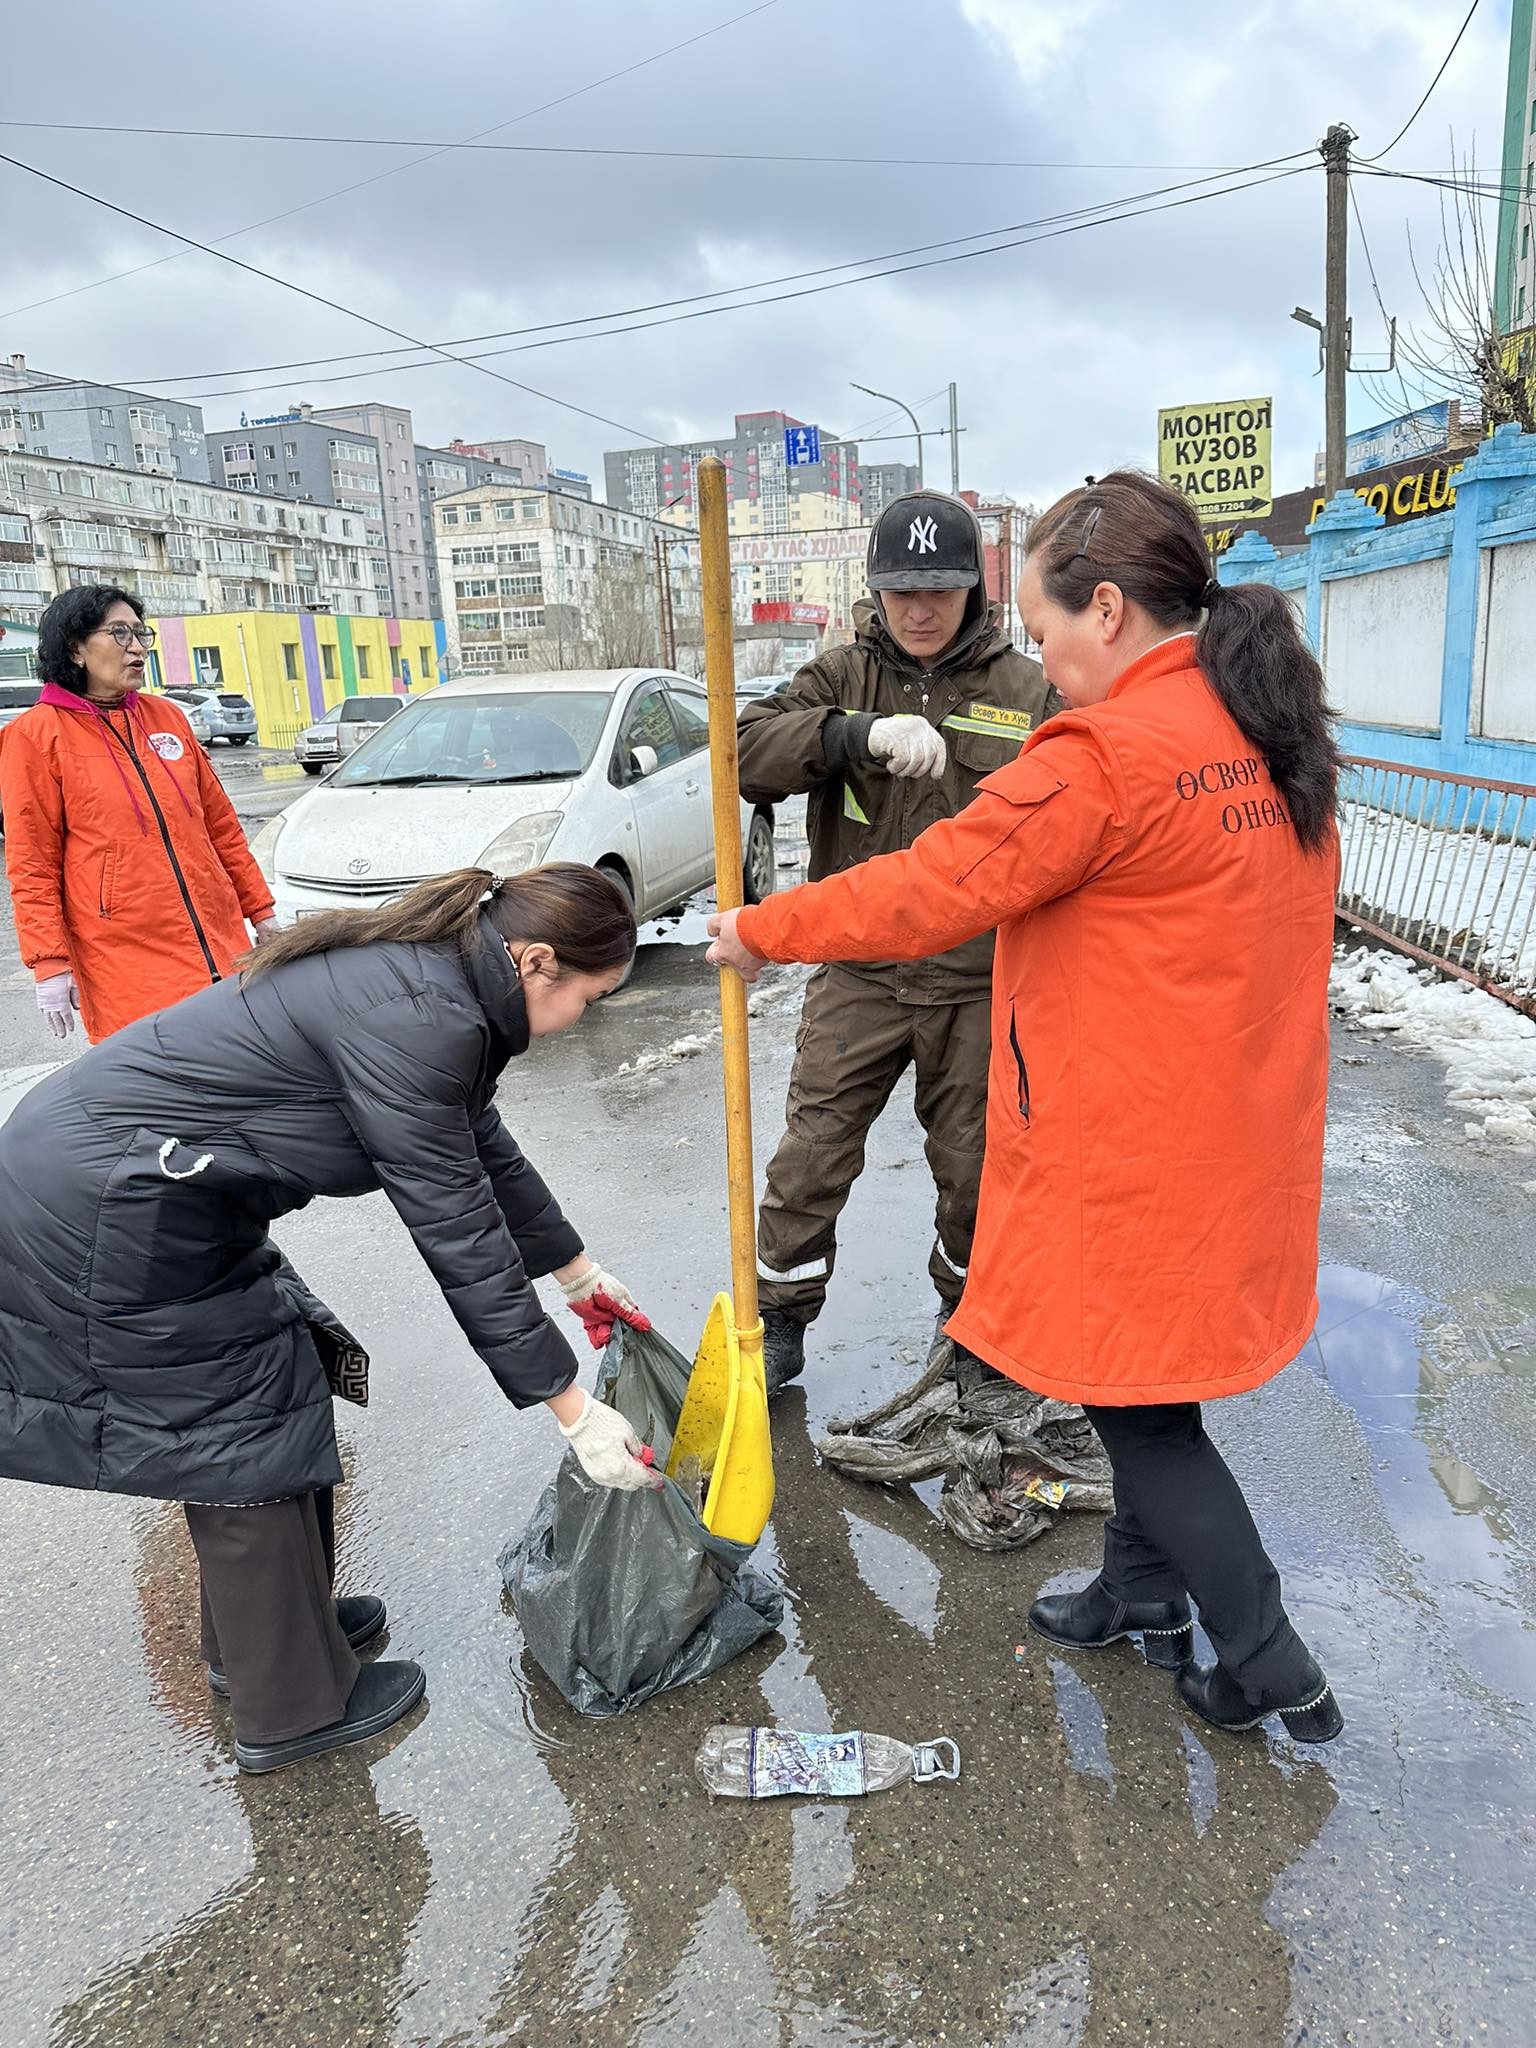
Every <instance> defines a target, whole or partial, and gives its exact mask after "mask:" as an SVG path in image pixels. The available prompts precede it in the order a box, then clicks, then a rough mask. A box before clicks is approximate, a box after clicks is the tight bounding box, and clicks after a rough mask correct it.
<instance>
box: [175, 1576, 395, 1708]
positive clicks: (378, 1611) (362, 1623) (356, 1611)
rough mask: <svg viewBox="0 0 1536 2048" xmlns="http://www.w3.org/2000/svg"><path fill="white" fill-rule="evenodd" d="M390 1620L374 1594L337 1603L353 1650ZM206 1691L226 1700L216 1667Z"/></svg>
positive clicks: (210, 1672)
mask: <svg viewBox="0 0 1536 2048" xmlns="http://www.w3.org/2000/svg"><path fill="white" fill-rule="evenodd" d="M388 1619H389V1616H388V1614H387V1613H386V1612H385V1608H384V1602H383V1601H382V1600H381V1599H380V1598H379V1596H378V1594H377V1593H354V1594H352V1595H351V1596H350V1597H349V1598H347V1599H345V1600H338V1601H337V1602H336V1625H337V1627H338V1628H339V1629H340V1630H341V1632H342V1634H343V1635H344V1636H345V1637H346V1639H347V1641H348V1642H349V1643H350V1644H351V1645H352V1647H353V1649H354V1650H363V1649H366V1648H367V1647H368V1645H369V1644H370V1643H371V1642H372V1641H373V1640H374V1638H375V1637H376V1636H380V1635H382V1634H383V1633H384V1624H385V1622H387V1621H388ZM208 1690H209V1691H210V1692H212V1693H217V1694H218V1696H219V1698H220V1699H221V1700H227V1699H228V1698H229V1680H228V1679H227V1678H226V1677H225V1676H224V1674H223V1672H222V1671H221V1670H220V1669H219V1667H218V1665H217V1664H210V1665H209V1666H208Z"/></svg>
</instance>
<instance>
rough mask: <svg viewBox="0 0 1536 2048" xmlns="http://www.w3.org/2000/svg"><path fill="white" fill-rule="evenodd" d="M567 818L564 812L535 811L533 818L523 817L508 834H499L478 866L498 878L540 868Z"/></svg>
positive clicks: (512, 826)
mask: <svg viewBox="0 0 1536 2048" xmlns="http://www.w3.org/2000/svg"><path fill="white" fill-rule="evenodd" d="M564 816H565V813H564V811H535V812H534V813H533V814H532V816H531V817H527V818H519V819H518V821H517V823H516V824H515V825H509V826H508V827H507V829H506V831H505V832H498V833H497V835H496V837H495V838H494V839H493V840H492V841H491V843H490V845H489V846H488V847H487V848H486V849H485V851H484V853H482V854H481V856H480V859H479V862H478V865H479V866H480V867H482V868H489V869H490V870H491V872H492V874H496V875H520V874H522V873H524V872H525V870H527V869H528V868H536V867H537V866H538V865H539V862H540V861H541V860H542V859H543V858H544V856H545V854H546V853H548V851H549V843H550V841H551V840H552V839H553V838H554V836H555V833H556V832H557V831H558V830H559V827H560V821H561V819H562V818H563V817H564Z"/></svg>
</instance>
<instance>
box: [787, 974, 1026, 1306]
mask: <svg viewBox="0 0 1536 2048" xmlns="http://www.w3.org/2000/svg"><path fill="white" fill-rule="evenodd" d="M991 1046H992V1031H991V1005H990V1003H989V1002H987V1001H986V1000H982V1001H980V1002H970V1003H954V1004H939V1005H924V1004H919V1003H903V1002H899V1001H898V1000H897V999H896V997H895V996H894V995H892V994H891V993H890V992H889V991H888V990H887V989H885V988H882V987H881V986H880V984H879V983H878V982H874V981H870V980H867V979H866V978H865V977H863V976H861V975H858V974H855V973H853V972H852V971H851V970H850V969H848V968H846V967H824V968H822V969H821V970H820V971H819V972H818V973H817V974H815V975H813V976H812V978H811V982H810V986H809V987H808V988H807V990H806V994H805V1008H804V1010H803V1011H802V1013H801V1017H800V1033H799V1036H798V1038H797V1039H796V1041H795V1064H794V1067H793V1069H792V1071H791V1073H790V1077H789V1098H788V1101H787V1103H786V1105H785V1124H786V1128H785V1132H784V1136H783V1137H782V1139H781V1140H780V1141H779V1146H778V1150H777V1151H776V1152H775V1153H774V1155H773V1158H772V1159H771V1160H770V1162H769V1165H768V1174H767V1185H766V1187H765V1189H764V1193H763V1200H762V1205H761V1207H760V1208H759V1210H758V1214H757V1271H758V1280H759V1295H760V1298H761V1300H762V1302H763V1304H764V1305H765V1306H766V1307H769V1308H780V1309H784V1310H785V1311H786V1312H787V1313H788V1314H790V1315H792V1316H794V1317H795V1319H796V1320H797V1321H798V1322H803V1323H808V1322H810V1321H812V1320H813V1319H814V1317H815V1316H817V1315H818V1314H819V1313H820V1311H821V1306H822V1303H823V1302H824V1301H825V1300H826V1294H827V1282H828V1281H829V1280H830V1278H831V1277H832V1268H833V1266H834V1265H835V1263H836V1259H837V1219H838V1217H839V1216H840V1215H841V1214H842V1211H843V1206H844V1204H845V1203H846V1202H847V1200H848V1196H849V1194H850V1192H851V1191H852V1188H853V1184H854V1182H855V1181H856V1180H857V1179H858V1177H859V1175H860V1173H862V1171H863V1170H864V1147H865V1143H866V1140H867V1139H868V1137H869V1132H870V1128H871V1126H872V1125H873V1123H874V1121H875V1119H876V1117H878V1116H879V1114H880V1112H881V1110H883V1109H884V1108H885V1105H886V1104H887V1102H889V1101H890V1099H891V1093H892V1090H893V1089H894V1088H895V1086H896V1083H897V1082H898V1081H899V1080H900V1079H901V1076H902V1075H903V1074H904V1073H905V1071H906V1069H907V1068H908V1067H909V1066H911V1067H914V1068H915V1069H916V1076H917V1098H916V1108H917V1116H918V1121H919V1122H920V1123H921V1125H922V1127H923V1130H924V1133H925V1134H926V1143H925V1145H924V1150H925V1152H926V1153H927V1157H928V1165H929V1168H930V1170H931V1172H932V1174H933V1179H934V1185H935V1187H936V1188H937V1190H938V1207H937V1210H936V1213H935V1217H934V1226H935V1237H934V1245H933V1249H932V1253H931V1255H930V1257H929V1260H928V1272H929V1275H930V1277H931V1278H932V1280H933V1284H934V1286H935V1288H936V1289H937V1290H938V1295H939V1300H940V1303H941V1304H942V1305H943V1307H944V1308H945V1309H946V1310H953V1308H954V1307H955V1305H956V1304H957V1303H958V1301H959V1299H960V1294H961V1291H962V1289H963V1288H964V1286H965V1270H966V1267H967V1266H968V1265H969V1264H970V1258H971V1236H972V1233H973V1232H974V1230H975V1228H976V1196H977V1192H978V1190H979V1188H980V1185H981V1156H982V1150H983V1147H984V1145H985V1143H986V1127H987V1062H988V1060H989V1058H990V1056H991Z"/></svg>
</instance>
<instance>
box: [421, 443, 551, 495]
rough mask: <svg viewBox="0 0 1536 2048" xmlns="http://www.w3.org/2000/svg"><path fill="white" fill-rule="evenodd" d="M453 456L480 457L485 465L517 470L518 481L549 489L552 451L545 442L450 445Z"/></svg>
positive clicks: (449, 451) (448, 449)
mask: <svg viewBox="0 0 1536 2048" xmlns="http://www.w3.org/2000/svg"><path fill="white" fill-rule="evenodd" d="M447 453H448V454H450V455H477V456H478V457H479V458H480V460H481V461H482V462H494V463H495V464H496V465H497V467H498V468H499V469H515V470H516V471H517V480H518V482H519V483H524V484H537V485H538V487H539V489H540V490H547V489H548V488H549V486H550V468H549V450H548V449H547V448H546V447H545V446H544V443H543V442H542V441H458V440H454V441H450V442H449V444H448V448H447Z"/></svg>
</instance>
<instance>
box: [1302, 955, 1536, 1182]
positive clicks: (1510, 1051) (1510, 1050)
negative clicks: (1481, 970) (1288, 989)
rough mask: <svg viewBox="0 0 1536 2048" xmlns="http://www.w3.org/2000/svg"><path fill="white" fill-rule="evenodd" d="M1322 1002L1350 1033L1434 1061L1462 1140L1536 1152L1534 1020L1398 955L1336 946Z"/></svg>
mask: <svg viewBox="0 0 1536 2048" xmlns="http://www.w3.org/2000/svg"><path fill="white" fill-rule="evenodd" d="M1328 994H1329V1000H1330V1002H1331V1004H1332V1007H1333V1008H1334V1010H1335V1011H1336V1012H1337V1013H1338V1014H1339V1015H1340V1016H1342V1017H1343V1018H1344V1020H1345V1022H1346V1023H1347V1025H1348V1026H1349V1028H1350V1029H1351V1030H1354V1031H1359V1032H1360V1033H1361V1034H1362V1035H1364V1036H1367V1037H1371V1036H1381V1035H1386V1036H1389V1037H1391V1038H1393V1039H1395V1040H1396V1042H1397V1043H1398V1044H1399V1045H1406V1046H1411V1047H1412V1048H1413V1050H1414V1051H1416V1052H1424V1053H1428V1054H1430V1055H1431V1057H1433V1058H1435V1059H1437V1060H1439V1061H1440V1063H1441V1065H1442V1066H1443V1067H1444V1069H1445V1087H1446V1098H1447V1100H1448V1102H1449V1103H1450V1105H1451V1107H1452V1109H1453V1110H1455V1111H1457V1112H1459V1113H1460V1115H1461V1118H1462V1127H1463V1129H1464V1130H1465V1132H1466V1135H1467V1136H1468V1137H1469V1138H1481V1139H1486V1140H1488V1141H1489V1142H1491V1143H1494V1144H1500V1145H1509V1146H1514V1147H1517V1148H1519V1149H1520V1150H1523V1151H1536V1020H1533V1019H1531V1018H1530V1017H1525V1016H1522V1015H1521V1014H1520V1012H1519V1011H1518V1010H1512V1009H1511V1008H1510V1007H1509V1005H1508V1004H1507V1003H1501V1002H1500V1001H1499V1000H1498V998H1497V997H1495V996H1490V995H1487V994H1485V993H1484V991H1483V990H1482V989H1479V988H1474V987H1473V986H1472V985H1471V983H1469V982H1464V981H1454V980H1447V979H1446V978H1444V977H1443V976H1441V975H1439V974H1437V973H1436V972H1435V970H1434V969H1433V968H1432V967H1420V966H1418V965H1417V964H1416V963H1415V962H1413V961H1411V960H1408V959H1406V958H1405V957H1404V956H1403V955H1401V954H1398V953H1379V952H1376V951H1374V950H1373V949H1372V948H1370V947H1369V946H1358V947H1354V948H1348V947H1343V946H1341V947H1339V948H1338V949H1337V950H1336V952H1335V954H1334V961H1333V972H1332V974H1331V976H1330V978H1329V986H1328Z"/></svg>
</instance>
